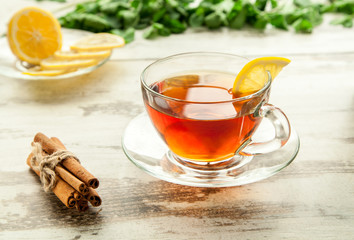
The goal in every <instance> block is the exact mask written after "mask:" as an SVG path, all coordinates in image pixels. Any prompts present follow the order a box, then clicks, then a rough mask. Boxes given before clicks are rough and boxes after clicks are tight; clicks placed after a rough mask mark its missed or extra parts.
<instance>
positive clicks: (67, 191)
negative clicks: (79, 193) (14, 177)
mask: <svg viewBox="0 0 354 240" xmlns="http://www.w3.org/2000/svg"><path fill="white" fill-rule="evenodd" d="M32 157H33V154H32V153H31V154H30V155H29V156H28V158H27V165H28V166H29V167H30V168H31V169H32V170H33V171H34V172H35V173H36V174H37V175H38V176H40V173H39V171H38V170H36V169H34V166H32V165H31V159H32ZM56 181H57V182H56V185H55V187H54V188H53V189H52V191H53V193H54V194H55V195H56V196H57V197H58V198H59V200H60V201H62V203H64V204H65V206H67V207H68V208H73V207H75V205H76V200H75V198H74V196H73V193H74V192H76V191H75V189H73V188H72V187H71V186H70V185H69V184H67V183H66V182H65V181H64V180H63V179H61V178H60V177H59V176H57V177H56Z"/></svg>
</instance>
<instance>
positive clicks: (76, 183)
mask: <svg viewBox="0 0 354 240" xmlns="http://www.w3.org/2000/svg"><path fill="white" fill-rule="evenodd" d="M55 172H56V174H57V175H59V176H60V177H61V178H62V179H63V180H64V181H66V182H67V183H68V184H69V185H71V186H72V187H73V188H74V189H75V190H76V191H78V192H79V193H81V194H83V195H87V194H88V192H89V191H88V188H87V186H86V185H85V183H83V182H82V181H80V180H79V179H77V178H76V177H75V176H73V175H72V174H71V173H70V172H68V171H67V170H65V169H64V168H62V167H61V166H59V165H57V166H56V167H55Z"/></svg>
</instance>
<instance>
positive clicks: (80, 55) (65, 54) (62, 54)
mask: <svg viewBox="0 0 354 240" xmlns="http://www.w3.org/2000/svg"><path fill="white" fill-rule="evenodd" d="M111 53H112V51H111V50H105V51H98V52H74V51H56V52H55V53H54V57H55V58H56V59H60V60H77V59H92V58H94V59H103V58H107V57H109V56H110V55H111Z"/></svg>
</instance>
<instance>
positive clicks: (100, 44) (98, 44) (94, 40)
mask: <svg viewBox="0 0 354 240" xmlns="http://www.w3.org/2000/svg"><path fill="white" fill-rule="evenodd" d="M124 44H125V41H124V38H122V37H120V36H117V35H114V34H110V33H96V34H94V35H91V36H88V37H85V38H83V39H81V40H79V41H78V42H76V43H75V44H73V45H72V46H70V48H71V50H74V51H78V52H87V51H90V52H91V51H104V50H111V49H113V48H117V47H122V46H124Z"/></svg>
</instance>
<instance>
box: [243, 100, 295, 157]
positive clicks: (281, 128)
mask: <svg viewBox="0 0 354 240" xmlns="http://www.w3.org/2000/svg"><path fill="white" fill-rule="evenodd" d="M255 115H256V116H257V117H258V116H259V117H263V118H266V119H268V120H270V122H271V123H272V124H273V127H274V130H275V136H274V138H273V139H271V140H269V141H266V142H254V141H252V139H250V140H249V141H247V142H246V143H244V144H243V146H245V145H246V147H244V148H242V146H241V150H240V152H238V154H240V155H246V156H251V155H260V154H265V153H270V152H274V151H276V150H278V149H279V148H281V147H282V146H284V145H285V144H286V143H287V142H288V140H289V137H290V133H291V127H290V123H289V120H288V118H287V117H286V115H285V114H284V112H283V111H282V110H280V108H277V107H275V106H273V105H271V104H268V103H266V104H264V105H262V106H261V107H260V108H259V110H258V111H256V112H255Z"/></svg>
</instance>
